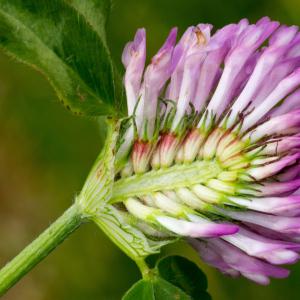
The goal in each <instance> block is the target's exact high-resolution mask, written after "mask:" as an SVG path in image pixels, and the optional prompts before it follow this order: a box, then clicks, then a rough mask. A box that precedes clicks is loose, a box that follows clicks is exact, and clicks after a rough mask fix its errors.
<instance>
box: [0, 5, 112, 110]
mask: <svg viewBox="0 0 300 300" xmlns="http://www.w3.org/2000/svg"><path fill="white" fill-rule="evenodd" d="M109 10H110V1H109V0H84V1H81V0H38V1H36V0H0V48H1V49H3V50H4V51H5V52H6V53H8V54H9V55H11V56H12V57H14V58H16V59H17V60H19V61H21V62H23V63H25V64H28V65H30V66H31V67H33V68H35V69H37V70H38V71H40V72H41V73H42V74H44V75H45V76H46V78H47V79H48V80H49V81H50V83H51V85H52V86H53V87H54V89H55V91H56V93H57V95H58V97H59V99H60V100H61V101H62V102H63V103H64V105H65V106H66V107H67V108H68V109H70V110H72V111H73V112H74V113H77V114H85V115H112V114H115V110H116V105H117V103H116V97H115V89H114V68H113V65H112V61H111V58H110V53H109V50H108V47H107V42H106V36H105V24H106V21H107V16H108V14H109Z"/></svg>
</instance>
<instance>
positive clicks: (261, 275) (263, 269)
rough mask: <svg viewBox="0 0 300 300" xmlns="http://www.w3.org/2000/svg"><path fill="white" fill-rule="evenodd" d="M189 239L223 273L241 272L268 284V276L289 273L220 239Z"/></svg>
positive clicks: (235, 273)
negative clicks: (206, 240) (204, 240)
mask: <svg viewBox="0 0 300 300" xmlns="http://www.w3.org/2000/svg"><path fill="white" fill-rule="evenodd" d="M189 241H190V243H191V244H192V246H193V247H194V248H195V249H196V250H197V251H198V252H199V254H200V256H201V257H202V258H203V260H204V261H206V262H207V263H208V264H210V265H212V266H214V267H216V268H218V269H220V270H221V271H222V272H224V273H225V274H229V275H231V274H232V275H234V276H237V275H238V274H241V275H243V276H245V277H247V278H249V279H250V280H253V281H255V282H257V283H260V284H268V283H269V279H268V277H269V276H271V277H275V278H285V277H287V276H288V275H289V271H288V270H285V269H282V268H279V267H277V266H273V265H271V264H269V263H266V262H263V261H261V260H259V259H256V258H254V257H251V256H249V255H247V254H246V253H244V252H243V251H241V250H239V249H238V248H236V247H234V246H232V245H230V244H229V243H227V242H225V241H222V240H221V239H211V240H209V241H208V242H202V241H197V240H192V239H190V240H189Z"/></svg>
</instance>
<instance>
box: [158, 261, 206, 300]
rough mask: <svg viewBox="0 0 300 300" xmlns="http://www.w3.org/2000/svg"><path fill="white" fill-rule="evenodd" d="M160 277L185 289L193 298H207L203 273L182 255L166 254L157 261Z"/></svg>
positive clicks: (196, 299) (198, 299) (195, 299)
mask: <svg viewBox="0 0 300 300" xmlns="http://www.w3.org/2000/svg"><path fill="white" fill-rule="evenodd" d="M157 269H158V271H159V274H160V276H161V277H162V278H164V279H165V280H167V281H168V282H170V283H172V284H173V285H175V286H177V287H179V288H180V289H182V290H183V291H185V292H186V293H187V294H188V295H190V296H191V297H192V299H194V300H209V299H211V297H210V295H209V294H208V293H207V292H206V290H207V279H206V276H205V274H204V273H203V272H202V271H201V270H200V269H199V267H198V266H197V265H196V264H195V263H193V262H192V261H190V260H188V259H186V258H184V257H182V256H168V257H165V258H163V259H161V260H160V261H158V263H157Z"/></svg>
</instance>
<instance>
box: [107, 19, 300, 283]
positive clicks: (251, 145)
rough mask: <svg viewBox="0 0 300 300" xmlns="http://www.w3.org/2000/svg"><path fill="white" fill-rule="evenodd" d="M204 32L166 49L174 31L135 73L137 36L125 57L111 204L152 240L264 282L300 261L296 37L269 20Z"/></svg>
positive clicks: (139, 61)
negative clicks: (119, 161)
mask: <svg viewBox="0 0 300 300" xmlns="http://www.w3.org/2000/svg"><path fill="white" fill-rule="evenodd" d="M211 30H212V26H211V25H209V24H199V25H197V26H195V27H193V26H192V27H189V28H188V29H187V31H186V32H185V33H184V35H183V36H182V38H181V39H180V41H179V42H178V43H177V44H176V29H172V30H171V33H170V35H169V37H168V38H167V40H166V42H165V44H164V45H163V46H162V48H161V49H160V50H159V51H158V53H157V54H156V55H155V56H154V57H153V59H152V60H151V62H150V64H149V65H148V66H147V67H146V69H145V70H144V64H145V56H146V54H145V53H146V37H145V35H146V33H145V30H143V29H141V30H138V32H137V34H136V36H135V39H134V41H133V42H130V43H128V44H127V46H126V47H125V50H124V53H123V62H124V65H125V67H126V73H125V80H124V84H125V89H126V95H127V101H128V114H129V116H130V117H131V119H130V120H129V123H130V124H129V127H128V128H127V130H126V131H125V133H124V136H123V137H122V139H123V141H124V143H123V145H121V148H122V151H121V150H119V151H120V152H122V154H123V155H124V153H126V154H127V156H126V157H127V160H126V164H125V165H124V166H123V168H121V170H120V171H118V173H117V174H116V183H115V187H116V189H115V190H114V192H113V193H114V194H113V199H114V200H116V199H117V198H118V199H119V200H120V199H121V200H122V202H123V204H124V206H123V207H122V208H120V209H121V210H122V211H123V212H124V211H125V214H128V215H130V216H131V220H135V221H132V222H133V225H134V226H136V227H137V228H139V229H140V230H141V231H143V232H144V233H145V234H146V235H147V236H149V237H150V238H152V239H158V238H161V237H162V236H167V237H174V236H175V237H177V236H182V237H187V238H188V240H189V242H190V243H191V244H192V245H193V247H194V248H195V249H196V250H197V251H198V252H199V254H200V255H201V257H202V258H203V260H205V261H206V262H207V263H209V264H210V265H213V266H214V267H216V268H218V269H219V270H221V271H222V272H223V273H226V274H229V275H231V276H238V275H243V276H245V277H247V278H249V279H251V280H254V281H256V282H258V283H261V284H267V283H268V282H269V277H276V278H282V277H286V276H287V275H288V271H287V270H285V269H282V268H281V267H279V266H278V265H281V264H290V263H294V262H295V261H297V260H298V259H299V254H298V253H299V250H300V244H299V243H298V242H299V238H300V195H298V193H297V190H298V188H299V187H300V176H299V174H300V167H299V159H300V89H298V88H299V86H300V33H299V32H298V28H297V27H295V26H291V27H287V26H284V25H282V26H281V25H280V24H279V23H278V22H273V21H271V20H269V19H268V18H262V19H261V20H259V21H258V22H257V23H256V24H252V25H250V24H249V23H248V21H247V20H241V21H240V22H239V23H238V24H230V25H228V26H225V27H224V28H222V29H220V30H218V31H216V32H215V33H214V34H211ZM121 148H120V149H121ZM124 149H125V150H124ZM133 182H137V184H136V185H134V184H133ZM120 186H128V193H123V194H119V195H118V192H117V191H118V188H117V187H120ZM119 189H120V188H119ZM120 190H121V189H120ZM150 229H151V230H150Z"/></svg>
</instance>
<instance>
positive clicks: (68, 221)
mask: <svg viewBox="0 0 300 300" xmlns="http://www.w3.org/2000/svg"><path fill="white" fill-rule="evenodd" d="M82 220H83V219H82V216H81V212H80V210H79V208H78V205H77V204H74V205H73V206H71V207H70V208H69V209H68V210H67V211H66V212H65V213H64V214H63V215H62V216H61V217H59V218H58V219H57V220H56V221H55V222H54V223H53V224H52V225H50V226H49V227H48V228H47V229H46V230H45V231H44V232H43V233H42V234H41V235H40V236H38V237H37V238H36V239H35V240H34V241H33V242H32V243H31V244H30V245H28V246H27V247H26V248H25V249H24V250H23V251H22V252H20V253H19V254H18V255H17V256H16V257H15V258H14V259H12V260H11V261H10V262H9V263H8V264H7V265H6V266H4V267H3V268H2V269H1V270H0V296H2V295H3V294H5V292H6V291H7V290H8V289H9V288H10V287H12V286H13V285H14V284H15V283H16V282H17V281H18V280H20V279H21V278H22V277H23V276H24V275H25V274H26V273H28V272H29V271H30V270H31V269H32V268H33V267H34V266H35V265H37V264H38V263H39V262H40V261H41V260H42V259H43V258H45V257H46V256H47V255H48V254H49V253H50V252H51V251H52V250H54V249H55V248H56V247H57V246H58V245H59V244H60V243H61V242H63V241H64V240H65V239H66V238H67V237H68V236H69V235H70V234H71V233H72V232H73V231H74V230H75V229H76V228H78V227H79V225H80V224H81V222H82Z"/></svg>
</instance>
